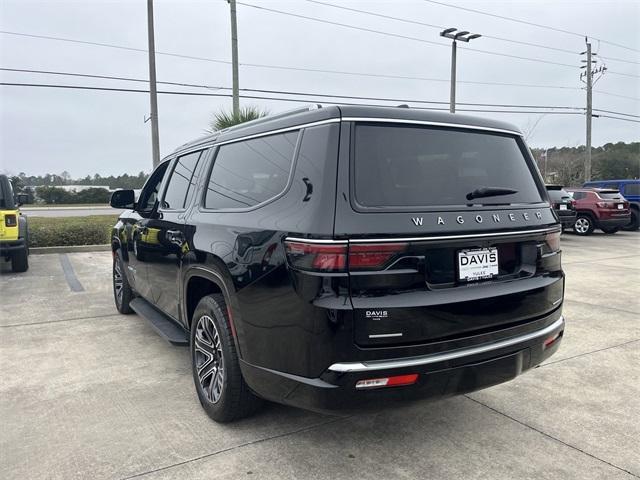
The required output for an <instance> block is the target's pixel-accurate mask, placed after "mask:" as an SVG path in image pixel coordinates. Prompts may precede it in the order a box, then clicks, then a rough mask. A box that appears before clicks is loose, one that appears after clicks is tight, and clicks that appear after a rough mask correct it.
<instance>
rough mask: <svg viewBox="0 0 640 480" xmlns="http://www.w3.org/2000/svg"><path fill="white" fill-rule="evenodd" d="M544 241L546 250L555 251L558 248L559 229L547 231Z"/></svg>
mask: <svg viewBox="0 0 640 480" xmlns="http://www.w3.org/2000/svg"><path fill="white" fill-rule="evenodd" d="M544 242H545V243H546V244H547V247H548V250H550V251H551V252H557V251H559V250H560V231H557V232H552V233H547V234H546V235H545V236H544Z"/></svg>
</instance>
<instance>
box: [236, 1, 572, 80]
mask: <svg viewBox="0 0 640 480" xmlns="http://www.w3.org/2000/svg"><path fill="white" fill-rule="evenodd" d="M237 4H238V5H242V6H244V7H249V8H255V9H257V10H263V11H266V12H271V13H277V14H280V15H288V16H291V17H295V18H302V19H305V20H311V21H314V22H320V23H326V24H329V25H335V26H338V27H343V28H349V29H352V30H359V31H363V32H368V33H375V34H378V35H384V36H387V37H393V38H401V39H405V40H411V41H414V42H420V43H427V44H429V45H437V46H440V47H447V48H448V45H445V44H442V43H439V42H433V41H431V40H425V39H422V38H418V37H411V36H408V35H401V34H399V33H392V32H385V31H382V30H375V29H373V28H365V27H358V26H355V25H351V24H348V23H340V22H333V21H331V20H325V19H321V18H316V17H310V16H308V15H300V14H298V13H292V12H285V11H283V10H277V9H275V8H267V7H261V6H258V5H251V4H249V3H243V2H237ZM465 50H468V51H470V52H476V53H484V54H486V55H495V56H499V57H506V58H513V59H517V60H525V61H529V62H537V63H546V64H548V65H556V66H561V67H569V68H576V66H575V65H571V64H568V63H560V62H552V61H550V60H543V59H541V58H532V57H522V56H520V55H511V54H508V53H499V52H492V51H489V50H480V49H477V48H469V47H466V48H465Z"/></svg>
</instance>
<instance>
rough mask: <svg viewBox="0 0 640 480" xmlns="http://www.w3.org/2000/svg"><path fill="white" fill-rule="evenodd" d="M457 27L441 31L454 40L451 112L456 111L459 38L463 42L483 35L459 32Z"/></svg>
mask: <svg viewBox="0 0 640 480" xmlns="http://www.w3.org/2000/svg"><path fill="white" fill-rule="evenodd" d="M456 30H458V29H457V28H447V29H446V30H443V31H441V32H440V36H441V37H446V38H450V39H452V40H453V42H451V93H450V95H449V111H450V112H451V113H456V56H457V50H458V49H457V40H460V41H461V42H467V43H468V42H469V41H470V40H473V39H474V38H480V37H481V36H482V35H480V34H479V33H472V34H471V35H469V32H467V31H464V30H463V31H461V32H458V33H454V32H455V31H456Z"/></svg>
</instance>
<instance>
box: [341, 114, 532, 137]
mask: <svg viewBox="0 0 640 480" xmlns="http://www.w3.org/2000/svg"><path fill="white" fill-rule="evenodd" d="M342 120H343V121H344V122H378V123H404V124H410V125H427V126H433V127H450V128H463V129H468V130H482V131H486V132H497V133H508V134H510V135H517V136H518V137H522V136H523V134H522V133H521V132H518V131H515V130H506V129H504V128H494V127H482V126H480V125H469V124H466V123H447V122H431V121H428V120H409V119H404V118H381V117H342Z"/></svg>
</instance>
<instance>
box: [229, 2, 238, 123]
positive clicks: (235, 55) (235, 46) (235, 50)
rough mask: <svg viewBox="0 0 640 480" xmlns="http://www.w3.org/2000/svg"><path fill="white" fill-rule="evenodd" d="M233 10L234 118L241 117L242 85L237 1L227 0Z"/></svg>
mask: <svg viewBox="0 0 640 480" xmlns="http://www.w3.org/2000/svg"><path fill="white" fill-rule="evenodd" d="M227 1H228V2H229V6H230V9H231V63H232V72H233V84H232V87H233V92H232V93H233V116H234V117H236V118H237V117H238V116H239V115H240V85H239V83H240V82H239V78H238V77H239V75H238V22H237V20H236V0H227Z"/></svg>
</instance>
